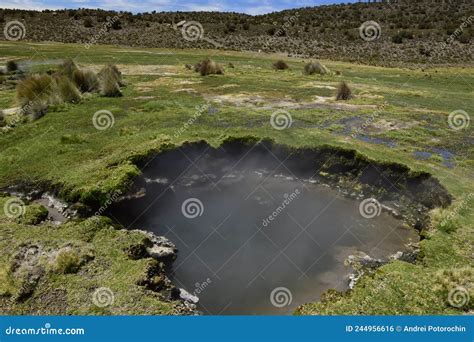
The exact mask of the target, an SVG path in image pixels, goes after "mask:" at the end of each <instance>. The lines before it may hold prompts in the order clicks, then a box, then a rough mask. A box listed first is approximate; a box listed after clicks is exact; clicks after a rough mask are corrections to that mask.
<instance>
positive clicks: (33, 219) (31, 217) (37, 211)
mask: <svg viewBox="0 0 474 342" xmlns="http://www.w3.org/2000/svg"><path fill="white" fill-rule="evenodd" d="M47 218H48V209H46V208H45V207H43V206H42V205H41V204H36V203H34V204H31V205H29V206H28V208H27V209H26V210H25V213H24V214H23V215H22V216H21V217H20V218H19V219H18V221H19V222H20V223H23V224H32V225H37V224H40V223H41V222H43V221H45V220H46V219H47Z"/></svg>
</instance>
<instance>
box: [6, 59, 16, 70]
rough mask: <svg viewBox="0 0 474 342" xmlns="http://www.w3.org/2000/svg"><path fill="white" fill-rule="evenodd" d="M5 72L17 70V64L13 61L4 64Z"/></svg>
mask: <svg viewBox="0 0 474 342" xmlns="http://www.w3.org/2000/svg"><path fill="white" fill-rule="evenodd" d="M6 68H7V72H14V71H17V70H18V64H17V63H16V62H15V61H8V62H7V64H6Z"/></svg>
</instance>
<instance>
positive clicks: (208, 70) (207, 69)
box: [199, 58, 224, 76]
mask: <svg viewBox="0 0 474 342" xmlns="http://www.w3.org/2000/svg"><path fill="white" fill-rule="evenodd" d="M199 73H200V74H201V76H206V75H211V74H218V75H222V74H223V73H224V69H223V68H222V66H220V65H219V64H217V63H216V62H214V61H213V60H211V59H209V58H207V59H205V60H203V61H202V62H201V63H199Z"/></svg>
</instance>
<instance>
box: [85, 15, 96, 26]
mask: <svg viewBox="0 0 474 342" xmlns="http://www.w3.org/2000/svg"><path fill="white" fill-rule="evenodd" d="M93 26H94V24H93V22H92V19H91V18H90V17H87V18H85V19H84V27H93Z"/></svg>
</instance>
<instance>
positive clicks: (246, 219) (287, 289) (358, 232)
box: [110, 146, 417, 315]
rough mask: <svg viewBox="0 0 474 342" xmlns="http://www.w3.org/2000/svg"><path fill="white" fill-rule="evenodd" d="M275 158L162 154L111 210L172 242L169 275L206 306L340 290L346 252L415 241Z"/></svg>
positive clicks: (258, 308) (291, 303) (261, 306)
mask: <svg viewBox="0 0 474 342" xmlns="http://www.w3.org/2000/svg"><path fill="white" fill-rule="evenodd" d="M227 152H229V151H227ZM282 161H283V160H282V159H280V158H279V157H275V156H274V155H273V154H272V153H270V152H268V153H266V152H265V151H261V150H259V151H255V150H251V151H250V152H249V151H239V152H238V153H236V152H235V151H233V152H232V153H231V154H226V153H224V151H215V150H212V149H209V148H208V147H203V146H201V147H198V148H184V149H182V150H179V151H174V152H169V153H165V154H164V155H161V156H159V157H157V158H156V159H155V160H154V161H153V162H152V163H150V164H149V165H148V166H147V168H145V171H144V175H143V178H142V180H141V183H140V184H138V185H139V186H142V187H143V189H144V190H145V196H142V197H140V198H135V199H133V200H127V201H124V202H121V203H120V204H119V205H116V206H115V207H114V208H113V209H112V211H111V213H110V214H111V215H113V216H114V218H115V219H117V220H118V221H119V222H120V223H121V224H123V225H125V226H128V227H130V228H141V229H146V230H150V231H153V232H155V233H157V234H159V235H165V236H166V237H168V238H169V239H170V240H172V241H173V242H174V243H175V244H176V245H177V247H178V249H179V252H178V258H177V259H176V261H175V262H174V264H173V267H172V270H170V274H171V278H172V279H173V280H174V282H175V283H176V285H177V286H179V287H182V288H184V289H186V290H187V291H188V292H190V293H194V294H196V295H197V296H198V297H199V298H200V301H199V304H198V308H199V309H200V310H202V311H203V312H204V313H207V314H250V315H252V314H290V313H291V312H292V311H293V310H294V309H295V308H296V307H297V306H299V305H301V304H303V303H305V302H309V301H316V300H318V299H319V296H320V294H321V293H322V292H324V291H325V290H327V289H329V288H337V289H341V290H342V289H345V288H347V284H348V280H347V274H348V273H349V272H350V268H349V267H348V266H345V265H344V260H345V259H346V258H347V257H348V256H349V255H350V254H354V253H355V252H357V251H363V252H366V253H368V254H369V255H371V256H372V257H382V256H388V255H390V254H392V253H395V252H396V251H399V250H405V248H404V244H405V243H407V242H408V241H409V240H410V239H413V240H416V239H417V235H416V233H415V232H414V231H413V230H410V229H407V228H403V227H402V226H401V223H400V222H399V221H397V220H395V219H394V218H392V217H390V216H388V215H386V214H384V213H382V214H380V216H378V217H375V218H373V219H366V218H363V217H362V216H361V215H360V213H359V202H358V201H354V200H349V199H346V198H344V197H342V196H341V195H340V194H339V193H338V192H336V191H334V190H332V189H329V188H327V187H324V186H321V185H317V184H314V181H313V178H312V174H311V173H312V172H313V170H311V172H309V170H310V168H306V170H304V169H302V168H301V169H300V168H299V166H298V163H294V162H288V163H286V162H284V163H283V164H282V163H281V162H282ZM303 164H304V163H303ZM142 193H143V191H142ZM183 203H184V206H183ZM201 204H202V205H201ZM183 212H184V213H183ZM278 288H284V289H278ZM275 289H277V290H275ZM272 291H273V293H274V295H273V301H272ZM277 293H278V294H280V295H277ZM283 304H285V305H283Z"/></svg>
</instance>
